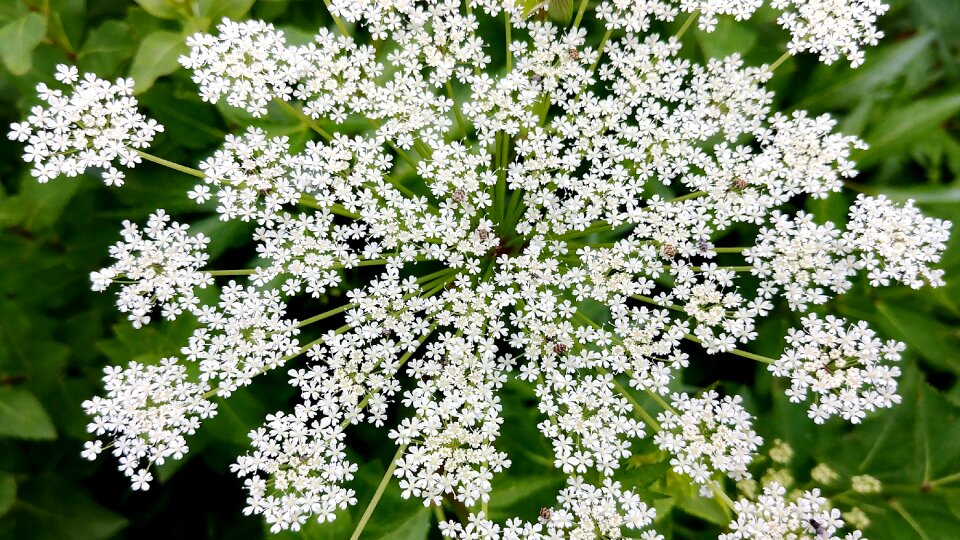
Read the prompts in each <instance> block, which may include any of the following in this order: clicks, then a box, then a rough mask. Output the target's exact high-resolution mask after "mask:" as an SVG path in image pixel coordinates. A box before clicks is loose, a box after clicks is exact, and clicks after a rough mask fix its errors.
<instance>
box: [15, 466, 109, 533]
mask: <svg viewBox="0 0 960 540" xmlns="http://www.w3.org/2000/svg"><path fill="white" fill-rule="evenodd" d="M126 525H127V520H126V519H124V518H123V517H121V516H119V515H117V514H115V513H113V512H111V511H109V510H107V509H106V508H104V507H102V506H100V505H99V504H97V503H96V502H94V500H93V499H92V498H91V497H90V495H88V494H87V493H86V492H85V491H83V490H82V489H80V488H78V487H77V486H76V485H74V484H71V483H70V482H67V481H66V480H64V479H62V478H59V477H56V476H41V477H36V478H32V479H31V480H29V481H28V482H26V483H24V484H21V485H20V493H19V496H18V500H17V502H16V503H15V504H14V506H13V508H11V509H10V511H9V512H8V513H7V515H6V516H4V517H3V519H2V520H0V539H2V540H23V539H25V538H38V539H39V538H49V539H51V540H53V539H56V540H106V539H108V538H112V537H113V536H114V535H116V534H117V533H118V532H119V531H120V530H121V529H123V528H124V527H125V526H126Z"/></svg>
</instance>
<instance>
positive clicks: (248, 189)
mask: <svg viewBox="0 0 960 540" xmlns="http://www.w3.org/2000/svg"><path fill="white" fill-rule="evenodd" d="M289 150H290V145H289V144H288V142H287V138H286V137H273V138H270V139H268V138H267V136H266V134H265V133H264V132H263V130H262V129H260V128H255V127H250V128H247V131H246V132H245V133H244V134H243V135H240V136H237V135H230V134H228V135H227V136H226V139H225V140H224V143H223V147H222V148H220V149H219V150H217V151H216V152H214V154H213V155H212V156H210V157H209V158H207V159H206V160H204V161H203V162H201V163H200V170H201V171H203V173H204V175H205V177H204V182H205V183H204V184H201V185H198V186H197V187H195V188H194V189H193V190H192V191H191V192H190V193H189V195H190V198H192V199H193V200H195V201H197V202H198V203H203V202H206V201H207V200H209V199H210V198H211V196H212V195H211V193H210V187H209V186H210V185H212V186H213V187H214V188H215V189H216V198H217V212H218V213H219V214H220V218H221V219H223V220H224V221H226V220H230V219H240V220H241V221H253V220H256V221H257V222H261V223H268V222H270V220H271V219H274V218H275V217H276V216H277V214H279V213H280V212H281V209H282V207H283V206H284V205H290V204H292V203H294V202H296V201H297V200H298V199H299V197H300V191H299V190H298V189H297V186H296V184H295V183H294V181H293V175H292V169H293V157H292V156H290V152H289Z"/></svg>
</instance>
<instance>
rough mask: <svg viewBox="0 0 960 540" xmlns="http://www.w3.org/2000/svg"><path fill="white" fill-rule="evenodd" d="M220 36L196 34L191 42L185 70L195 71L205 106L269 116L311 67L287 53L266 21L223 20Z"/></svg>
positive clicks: (292, 52) (281, 38)
mask: <svg viewBox="0 0 960 540" xmlns="http://www.w3.org/2000/svg"><path fill="white" fill-rule="evenodd" d="M217 30H218V31H219V35H217V36H213V35H210V34H203V33H197V34H194V35H193V36H191V37H189V38H187V46H189V47H190V54H189V55H188V56H182V57H180V63H181V64H182V65H183V67H185V68H187V69H190V70H193V80H194V82H196V83H197V85H198V86H199V87H200V97H201V98H202V99H203V100H204V101H208V102H210V103H216V102H217V101H219V100H220V99H221V98H224V97H225V101H226V102H227V103H228V104H230V105H232V106H234V107H238V108H243V109H246V110H247V112H249V113H250V114H252V115H253V116H256V117H259V116H263V115H265V114H266V113H267V104H268V103H270V102H271V101H272V100H273V99H274V98H281V99H285V98H289V97H290V95H291V94H292V93H293V86H292V82H293V81H295V80H296V78H297V77H298V76H299V74H300V73H301V71H302V70H303V69H305V68H306V67H307V66H308V64H307V63H306V62H305V59H303V58H302V57H301V56H300V55H299V54H298V51H297V50H296V49H294V48H287V46H286V41H285V40H284V36H283V32H281V31H277V30H275V29H274V27H273V25H272V24H268V23H265V22H263V21H246V22H242V23H236V22H233V21H231V20H230V19H226V18H225V19H223V22H222V23H221V24H220V25H218V26H217Z"/></svg>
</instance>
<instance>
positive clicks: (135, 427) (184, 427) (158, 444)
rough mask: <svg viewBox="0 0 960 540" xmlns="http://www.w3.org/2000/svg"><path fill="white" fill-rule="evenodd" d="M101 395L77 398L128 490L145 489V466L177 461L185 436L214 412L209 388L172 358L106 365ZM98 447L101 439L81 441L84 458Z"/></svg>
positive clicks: (183, 451)
mask: <svg viewBox="0 0 960 540" xmlns="http://www.w3.org/2000/svg"><path fill="white" fill-rule="evenodd" d="M105 373H106V374H105V375H104V377H103V382H104V390H105V392H106V396H105V397H99V396H97V397H94V398H93V399H90V400H87V401H84V402H83V409H84V411H85V412H86V413H87V414H88V415H89V416H91V417H92V421H91V422H90V424H89V425H88V426H87V429H88V430H89V431H90V433H93V434H94V435H98V436H100V435H112V436H113V440H112V441H111V444H110V446H111V447H112V449H111V452H112V453H113V455H114V456H117V458H119V460H120V470H121V471H122V472H123V473H124V474H125V475H127V476H128V477H130V481H131V483H132V485H133V488H134V489H143V490H145V489H147V488H148V487H149V485H150V481H151V480H152V479H153V474H152V473H151V472H150V467H152V466H153V465H162V464H163V463H164V462H165V461H166V460H167V459H168V458H172V459H180V458H182V457H183V456H184V454H186V453H187V450H188V449H189V448H188V447H187V442H186V439H185V436H187V435H192V434H193V433H195V432H196V431H197V428H199V427H200V421H201V420H203V419H206V418H210V417H212V416H214V415H215V414H216V412H217V404H216V403H213V402H212V401H210V400H209V399H208V396H207V395H206V393H205V392H207V391H208V390H209V387H208V386H207V385H205V384H202V383H195V382H192V381H191V378H190V376H189V374H188V371H187V367H186V366H185V365H183V364H181V363H179V362H178V361H177V359H176V358H164V359H162V360H161V361H160V363H159V364H156V365H144V364H141V363H138V362H131V363H130V365H128V366H127V367H126V368H120V367H107V368H106V372H105ZM103 450H104V447H103V444H102V442H101V441H95V442H92V443H87V445H86V447H85V450H84V454H83V455H84V457H86V458H87V459H95V458H96V456H97V455H98V454H99V453H100V452H102V451H103Z"/></svg>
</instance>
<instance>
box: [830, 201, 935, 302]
mask: <svg viewBox="0 0 960 540" xmlns="http://www.w3.org/2000/svg"><path fill="white" fill-rule="evenodd" d="M950 226H951V223H950V222H949V221H943V220H940V219H935V218H930V217H926V216H924V215H923V214H921V213H920V211H919V210H917V208H916V207H914V206H913V201H912V200H910V201H907V203H906V204H905V205H903V206H897V205H895V204H893V202H891V201H890V200H889V199H887V198H886V197H885V196H883V195H879V196H877V197H868V196H866V195H863V194H860V195H858V196H857V201H856V203H855V204H854V205H853V206H852V207H851V208H850V223H849V224H848V225H847V232H846V233H844V235H843V239H844V241H845V242H846V243H847V244H848V245H849V247H850V249H852V250H857V251H859V252H860V264H861V265H862V266H863V267H864V268H865V269H866V270H867V271H868V274H867V277H868V278H869V279H870V284H871V285H873V286H874V287H877V286H880V285H887V284H889V282H890V281H899V282H901V283H904V284H906V285H909V286H910V287H913V288H914V289H919V288H920V287H923V286H924V285H929V286H931V287H941V286H943V285H944V282H943V270H940V269H935V268H931V267H930V265H932V264H936V263H938V262H940V257H941V255H942V253H943V250H944V249H946V242H947V239H948V238H949V237H950Z"/></svg>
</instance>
